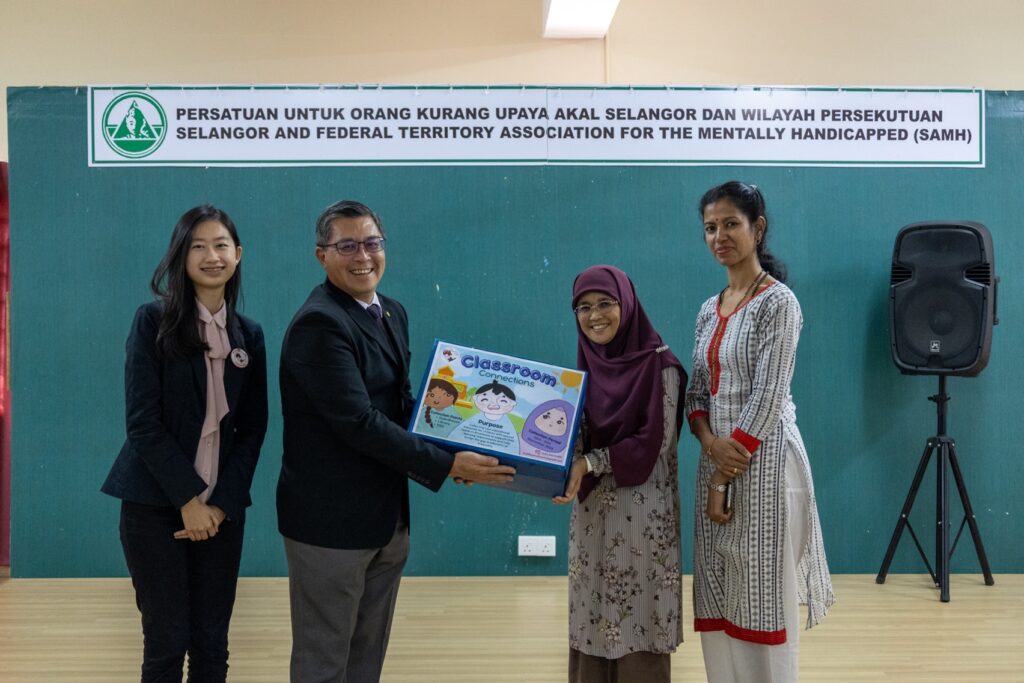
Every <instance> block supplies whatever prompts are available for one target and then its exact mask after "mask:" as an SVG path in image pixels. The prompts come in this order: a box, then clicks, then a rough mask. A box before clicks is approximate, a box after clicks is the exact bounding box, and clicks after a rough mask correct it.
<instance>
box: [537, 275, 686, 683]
mask: <svg viewBox="0 0 1024 683" xmlns="http://www.w3.org/2000/svg"><path fill="white" fill-rule="evenodd" d="M572 306H573V312H574V313H575V315H576V326H577V333H578V335H579V336H578V345H577V365H578V366H579V368H580V369H581V370H585V371H586V372H587V373H588V378H587V395H586V401H585V403H584V419H583V421H582V426H581V434H580V437H581V438H579V439H578V440H577V447H576V456H575V458H574V460H573V464H572V469H571V470H570V474H569V481H568V483H567V484H566V488H565V495H563V496H558V497H556V498H554V499H553V500H554V502H556V503H560V504H567V503H571V502H572V501H573V500H574V499H577V498H578V500H577V502H576V505H574V506H573V510H572V521H571V526H570V531H569V648H570V649H569V680H570V681H571V682H572V681H578V682H580V683H583V682H586V681H641V680H642V681H645V683H646V682H650V683H656V682H658V681H670V680H671V675H672V665H671V659H670V655H671V653H672V652H674V651H675V649H676V646H677V645H679V643H681V642H682V640H683V628H682V621H681V619H682V585H681V557H682V555H681V547H680V537H679V489H678V481H677V472H678V467H677V462H676V443H677V440H678V438H679V425H680V422H679V413H678V411H677V401H678V398H679V387H680V385H682V386H685V385H686V372H685V371H684V370H683V368H682V365H681V364H680V363H679V360H678V359H677V358H676V357H675V356H674V355H673V354H672V352H671V351H669V349H668V346H666V345H665V344H664V342H663V341H662V339H661V336H659V335H658V333H657V331H656V330H655V329H654V327H653V326H652V325H651V322H650V320H648V319H647V314H646V313H644V309H643V307H642V306H641V305H640V301H639V300H638V299H637V297H636V291H635V290H634V288H633V283H632V282H631V281H630V279H629V277H628V276H627V275H626V274H625V273H624V272H622V271H621V270H619V269H618V268H615V267H614V266H603V265H602V266H592V267H590V268H587V269H586V270H585V271H583V272H582V273H580V274H579V276H577V278H576V282H575V283H574V285H573V291H572Z"/></svg>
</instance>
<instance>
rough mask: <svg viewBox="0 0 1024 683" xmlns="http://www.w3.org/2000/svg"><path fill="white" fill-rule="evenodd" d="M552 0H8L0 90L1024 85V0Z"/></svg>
mask: <svg viewBox="0 0 1024 683" xmlns="http://www.w3.org/2000/svg"><path fill="white" fill-rule="evenodd" d="M542 5H543V0H376V1H374V0H362V1H356V0H316V1H315V2H314V1H312V0H274V1H271V0H204V1H202V2H198V1H196V0H172V1H165V2H155V1H154V0H103V1H102V2H100V1H97V0H2V4H0V87H6V86H9V85H88V84H100V83H114V84H122V83H123V84H128V83H193V84H194V83H410V84H411V83H539V84H544V83H551V84H559V83H565V84H570V83H574V84H578V83H598V84H599V83H605V82H607V83H674V84H697V85H712V84H716V85H717V84H791V85H809V84H815V85H929V86H977V87H985V88H996V89H1024V40H1021V37H1020V30H1021V27H1022V26H1024V2H1022V1H1021V0H976V2H974V3H971V4H967V3H964V2H952V1H950V0H776V1H774V2H765V1H762V0H732V1H731V2H722V1H720V0H621V3H620V6H619V11H618V13H617V15H616V17H615V21H614V22H613V24H612V28H611V32H610V33H609V36H608V39H607V41H601V40H584V41H564V40H563V41H550V40H543V39H541V38H540V30H541V8H542ZM2 159H7V110H6V98H4V99H3V102H0V160H2Z"/></svg>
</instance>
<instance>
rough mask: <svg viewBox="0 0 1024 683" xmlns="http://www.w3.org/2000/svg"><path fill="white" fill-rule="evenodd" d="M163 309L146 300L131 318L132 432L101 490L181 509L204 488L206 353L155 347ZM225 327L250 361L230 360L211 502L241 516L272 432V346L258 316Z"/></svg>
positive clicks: (128, 383) (128, 386) (128, 406)
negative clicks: (200, 464)
mask: <svg viewBox="0 0 1024 683" xmlns="http://www.w3.org/2000/svg"><path fill="white" fill-rule="evenodd" d="M162 310H163V307H162V304H160V303H159V302H152V303H148V304H145V305H143V306H141V307H140V308H139V310H138V311H137V312H136V314H135V320H134V322H132V329H131V332H130V333H129V335H128V343H127V345H126V351H127V359H126V361H125V368H124V386H125V415H126V418H127V430H128V438H127V440H126V441H125V443H124V446H123V447H122V448H121V452H120V454H118V456H117V460H115V461H114V466H113V467H112V468H111V469H110V474H108V475H107V480H106V481H105V482H104V483H103V487H102V491H103V492H104V493H109V494H110V495H112V496H115V497H117V498H121V499H123V500H128V501H131V502H134V503H143V504H145V505H165V506H174V507H176V508H180V507H182V506H183V505H184V504H185V503H187V502H189V501H190V500H192V498H193V497H195V496H197V495H199V494H200V493H202V492H203V490H204V489H205V488H206V482H205V481H203V478H202V477H200V476H199V475H198V474H197V473H196V470H195V459H196V449H197V448H198V446H199V437H200V434H201V432H202V429H203V420H204V419H205V418H206V361H205V359H204V357H203V354H201V353H197V354H192V355H189V356H181V357H176V356H173V355H169V354H164V353H161V352H159V351H158V350H157V345H156V336H157V332H158V330H159V328H160V315H161V311H162ZM227 332H228V338H229V339H230V340H231V348H232V349H241V350H243V351H245V353H246V355H247V356H248V364H247V365H246V366H245V367H244V368H238V367H236V366H235V364H234V363H233V362H232V360H231V358H226V359H225V360H224V393H225V394H226V395H227V400H228V409H229V412H228V414H227V415H225V416H224V418H223V419H222V420H221V422H220V461H219V463H218V464H219V469H218V474H217V485H216V486H215V487H214V489H213V493H212V494H211V495H210V498H209V499H208V500H207V501H206V502H207V504H208V505H215V506H217V507H219V508H220V509H221V510H223V511H224V514H226V515H227V517H228V518H229V519H235V520H237V519H240V518H241V515H242V513H243V511H244V510H245V508H246V507H247V506H249V505H250V504H251V502H252V501H251V499H250V498H249V487H250V485H251V484H252V476H253V472H255V470H256V461H257V460H258V459H259V456H260V446H261V445H262V444H263V437H264V435H265V434H266V431H267V353H266V349H265V347H264V342H263V330H262V329H260V326H259V325H258V324H256V323H255V322H254V321H252V320H250V319H248V318H246V317H244V316H241V315H237V314H236V315H233V316H229V318H228V326H227Z"/></svg>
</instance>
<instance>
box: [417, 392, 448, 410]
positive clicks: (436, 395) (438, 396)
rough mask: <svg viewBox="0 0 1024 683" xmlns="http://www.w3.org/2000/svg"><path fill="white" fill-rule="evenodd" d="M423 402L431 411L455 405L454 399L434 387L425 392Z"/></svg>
mask: <svg viewBox="0 0 1024 683" xmlns="http://www.w3.org/2000/svg"><path fill="white" fill-rule="evenodd" d="M423 402H424V403H425V404H427V405H428V406H429V407H430V408H431V409H433V410H444V409H445V408H448V407H449V406H451V405H453V404H454V403H455V397H454V396H452V395H451V394H449V393H448V392H447V391H445V390H444V389H442V388H441V387H434V388H433V389H431V390H430V391H428V392H427V395H426V396H425V397H424V399H423Z"/></svg>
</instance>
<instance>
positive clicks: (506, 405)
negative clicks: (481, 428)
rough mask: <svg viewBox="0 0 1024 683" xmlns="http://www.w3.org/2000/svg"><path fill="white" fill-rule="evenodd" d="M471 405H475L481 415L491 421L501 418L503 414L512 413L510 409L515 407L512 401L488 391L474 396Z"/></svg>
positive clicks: (502, 395)
mask: <svg viewBox="0 0 1024 683" xmlns="http://www.w3.org/2000/svg"><path fill="white" fill-rule="evenodd" d="M473 403H475V404H476V407H477V408H479V410H480V412H481V413H483V414H485V415H486V416H487V417H489V418H490V419H492V420H494V419H497V418H499V417H501V416H502V415H504V414H505V413H510V412H512V409H513V408H515V407H516V402H515V400H514V399H511V398H509V397H508V396H506V395H505V394H501V393H498V392H495V391H491V390H489V389H488V390H487V391H483V392H477V393H476V394H474V395H473Z"/></svg>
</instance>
